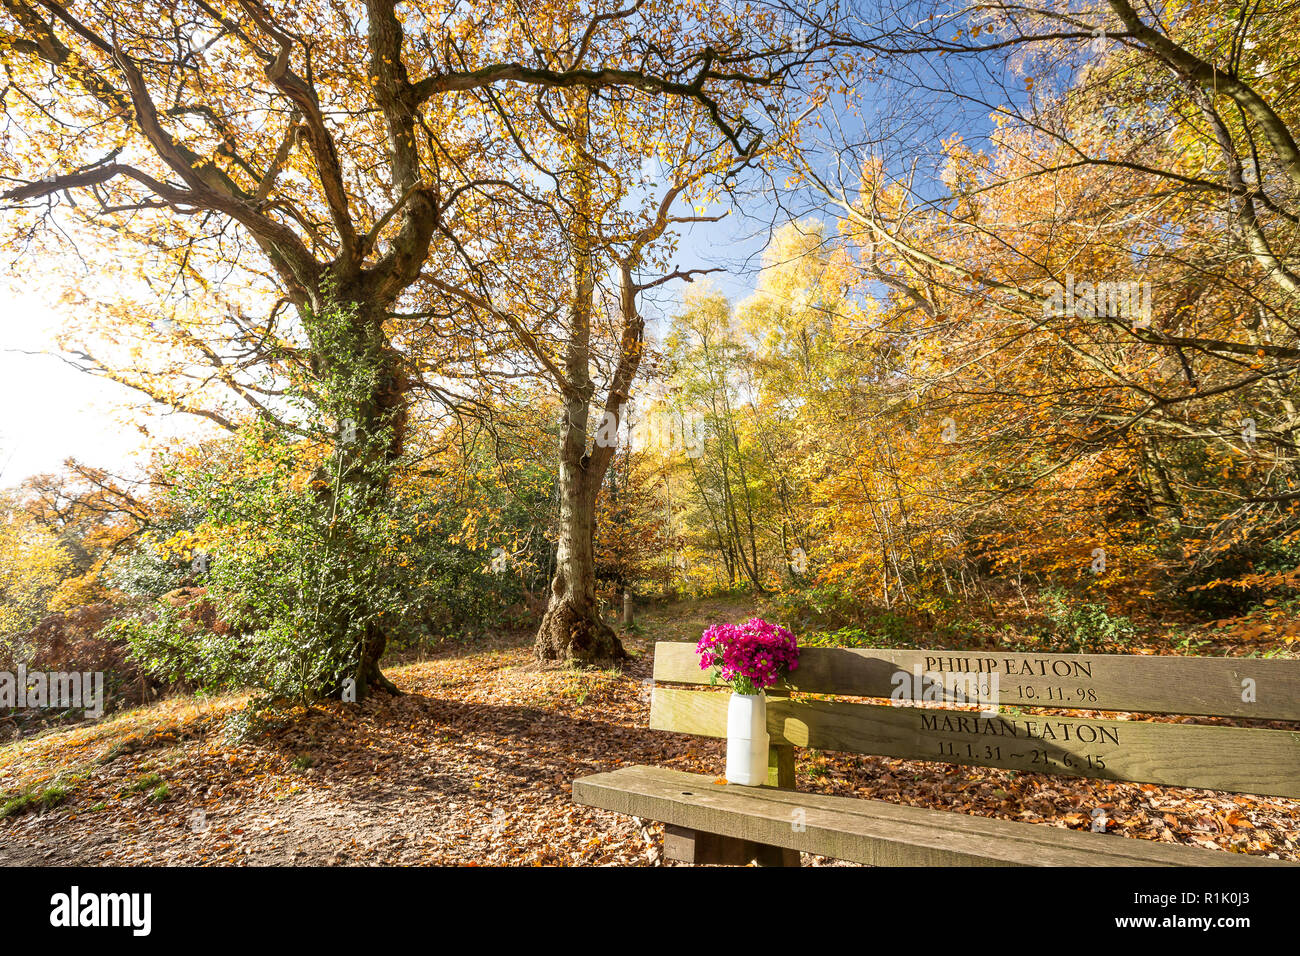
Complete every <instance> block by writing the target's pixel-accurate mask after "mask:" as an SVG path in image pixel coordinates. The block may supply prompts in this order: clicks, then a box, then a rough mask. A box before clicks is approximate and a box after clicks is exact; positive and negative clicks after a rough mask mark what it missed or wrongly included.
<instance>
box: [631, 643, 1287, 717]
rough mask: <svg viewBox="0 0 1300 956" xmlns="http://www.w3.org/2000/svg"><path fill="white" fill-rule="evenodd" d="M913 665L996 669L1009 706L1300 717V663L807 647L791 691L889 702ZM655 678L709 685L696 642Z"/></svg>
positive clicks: (672, 652) (672, 650)
mask: <svg viewBox="0 0 1300 956" xmlns="http://www.w3.org/2000/svg"><path fill="white" fill-rule="evenodd" d="M914 669H915V670H919V671H921V672H926V671H939V672H947V673H953V672H974V673H986V672H992V673H996V674H997V675H998V684H999V686H998V693H999V700H1000V702H1001V703H1003V704H1007V705H1010V706H1015V707H1069V708H1075V709H1079V710H1117V711H1128V712H1135V713H1157V714H1195V715H1202V716H1213V717H1254V718H1258V719H1261V720H1300V661H1280V660H1263V659H1261V658H1253V657H1152V656H1142V655H1136V654H1133V655H1129V654H1013V653H1009V652H1001V651H979V652H975V651H933V650H918V651H911V650H878V649H875V648H848V647H805V648H803V649H802V650H801V651H800V655H799V668H798V669H797V670H796V671H795V673H794V675H793V676H792V678H791V680H790V682H789V686H790V688H791V689H793V690H796V691H802V692H804V693H811V694H836V695H840V696H847V697H886V698H887V697H890V696H891V695H892V694H893V692H894V690H895V688H896V687H897V684H896V683H895V675H896V674H899V673H900V672H901V673H903V674H907V675H909V676H910V675H911V674H912V673H913V671H914ZM654 676H655V680H657V681H667V682H671V683H680V684H707V683H708V682H709V674H708V672H707V671H702V670H700V665H699V659H698V658H697V657H696V654H695V645H694V644H688V643H683V642H678V641H664V642H660V643H658V644H656V645H655V670H654ZM1245 681H1250V682H1253V684H1249V683H1243V682H1245ZM1243 697H1244V698H1246V699H1243ZM1251 698H1253V699H1251Z"/></svg>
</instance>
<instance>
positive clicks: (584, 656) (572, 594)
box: [534, 91, 639, 667]
mask: <svg viewBox="0 0 1300 956" xmlns="http://www.w3.org/2000/svg"><path fill="white" fill-rule="evenodd" d="M586 96H587V94H586V93H585V92H583V91H577V92H575V93H574V94H573V96H572V97H571V99H570V111H571V119H572V121H573V131H574V139H573V141H572V143H571V158H572V160H573V168H574V170H575V174H576V176H575V179H576V182H575V187H574V208H575V209H576V212H577V214H576V215H575V217H574V219H573V221H572V223H571V225H570V242H571V248H572V256H573V261H572V267H573V291H572V297H573V298H572V304H571V308H570V316H569V336H568V340H567V342H566V344H565V349H564V369H563V380H562V388H563V401H564V420H563V422H561V424H560V443H561V445H560V468H559V479H558V483H559V496H560V514H559V529H558V532H559V534H558V537H559V541H558V543H557V548H556V559H555V576H554V577H553V578H552V579H551V598H550V602H549V603H548V604H547V607H546V614H545V615H544V616H543V617H542V623H541V626H540V627H539V628H538V629H537V639H536V642H535V644H534V653H535V654H536V656H537V658H538V660H543V661H568V662H570V663H574V664H580V665H584V666H597V667H599V666H611V665H614V664H617V663H618V662H620V661H622V660H624V659H626V657H627V652H626V651H625V650H624V649H623V645H622V643H621V642H620V641H619V639H618V635H617V634H615V633H614V629H613V628H612V627H610V626H609V625H608V624H606V623H605V622H604V621H603V620H602V619H601V616H600V606H599V605H598V604H597V602H596V542H595V537H596V496H597V495H598V494H599V493H600V488H601V485H602V483H603V481H604V477H605V471H606V469H607V468H608V467H609V463H610V460H611V457H612V452H613V449H612V447H600V446H596V447H594V448H593V449H592V453H591V454H589V453H588V451H587V440H588V419H589V417H590V415H591V398H592V394H593V393H594V392H595V386H594V385H593V383H592V381H591V324H592V314H593V311H594V301H593V300H594V290H595V283H596V253H595V245H596V239H595V237H594V236H593V235H592V221H593V213H592V180H591V176H592V171H591V159H590V156H589V155H588V154H587V152H586V148H587V122H588V114H587V102H586ZM629 319H631V320H633V321H636V316H635V308H633V310H632V315H631V316H629V315H628V314H627V310H626V309H625V310H624V329H625V333H626V329H627V322H628V321H629ZM638 344H639V335H638ZM636 358H638V359H639V350H638V353H637V356H636ZM627 360H628V355H627V350H626V348H625V349H624V356H623V362H622V363H621V364H620V369H619V372H620V373H626V375H625V377H626V379H627V381H626V383H625V384H624V388H626V387H629V386H630V384H631V375H634V374H635V372H636V362H635V361H633V363H632V365H631V368H630V370H627V369H625V368H624V367H623V366H625V365H626V363H627ZM618 377H619V376H618V375H616V376H615V379H616V385H615V388H613V389H612V390H611V392H612V394H611V398H610V403H607V409H608V408H609V407H611V403H612V408H613V412H614V414H615V416H617V414H618V412H619V411H620V410H621V408H622V404H623V401H624V400H625V399H626V395H625V394H624V396H622V397H621V398H620V397H619V396H618V394H617V391H618V389H617V381H618ZM616 420H617V418H616ZM603 424H604V423H603V422H602V425H603ZM615 431H616V429H615ZM604 433H605V434H607V432H604Z"/></svg>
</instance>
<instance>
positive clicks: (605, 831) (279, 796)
mask: <svg viewBox="0 0 1300 956" xmlns="http://www.w3.org/2000/svg"><path fill="white" fill-rule="evenodd" d="M629 646H630V647H631V648H633V649H634V650H635V651H637V652H638V656H637V657H636V658H635V659H634V660H633V662H632V663H631V665H630V666H629V667H628V668H627V669H626V670H625V671H624V672H623V673H622V674H618V673H614V672H577V671H570V670H553V669H551V670H548V669H542V668H539V667H538V666H537V665H535V664H534V663H533V662H532V658H531V653H530V651H531V648H530V643H529V638H528V636H527V635H516V636H514V637H502V638H499V639H497V640H496V642H495V643H494V644H492V645H490V646H478V647H473V648H462V649H457V650H452V651H448V652H446V653H443V654H441V655H439V656H438V657H436V658H434V659H431V660H428V661H423V662H419V663H414V664H409V665H406V666H403V667H397V668H393V669H392V670H391V671H390V674H391V676H392V678H393V679H394V680H395V681H396V682H397V684H398V685H399V686H400V687H401V688H402V690H403V691H404V692H405V693H404V694H402V695H401V696H397V697H389V696H386V695H381V696H378V697H375V698H373V699H371V700H367V701H364V702H362V703H361V704H355V705H346V704H341V703H329V704H326V705H322V706H317V707H313V708H310V709H300V710H298V711H297V712H293V713H290V714H287V715H285V717H284V718H283V719H281V720H279V721H278V722H277V723H276V724H275V725H274V726H272V727H271V728H270V729H269V730H268V731H267V732H265V733H264V734H262V735H261V736H259V737H256V738H254V739H251V740H248V741H245V742H238V743H236V742H232V741H231V740H230V739H229V737H228V735H227V732H226V729H225V728H226V718H228V717H229V716H230V715H231V714H233V713H234V712H236V711H237V710H238V709H239V708H240V707H242V706H243V704H244V698H242V697H240V696H238V695H231V696H228V697H223V698H218V699H212V700H206V701H201V700H194V699H190V698H178V699H174V700H169V701H165V702H163V703H161V704H158V705H155V706H153V707H148V708H141V709H139V710H135V711H131V712H129V713H125V714H121V715H118V716H116V717H113V718H110V719H108V720H105V721H102V722H100V723H98V724H94V725H90V726H86V727H81V728H78V729H75V730H70V731H62V732H56V733H47V734H44V735H41V736H39V737H35V738H30V739H27V740H24V741H20V742H17V743H14V744H10V745H7V746H5V747H3V748H0V792H3V793H5V794H13V793H20V792H27V791H32V792H37V791H39V790H40V788H42V787H48V786H49V785H51V784H52V783H55V782H60V783H61V784H66V785H67V786H68V787H69V788H70V789H69V790H68V793H67V794H66V796H62V797H61V802H59V803H58V805H57V806H53V807H52V808H49V809H45V810H42V811H36V812H28V813H23V814H20V815H15V816H11V817H9V818H7V819H0V863H4V864H9V865H15V864H40V863H49V864H105V865H108V864H112V865H121V864H151V865H177V864H186V865H195V864H197V865H239V864H263V865H267V864H270V865H276V864H281V865H291V864H300V865H301V864H308V865H406V864H450V865H568V864H576V865H662V864H663V860H662V853H661V851H660V848H659V845H658V844H659V840H660V838H661V835H662V828H661V827H660V826H658V825H657V824H654V823H653V822H651V821H639V820H636V819H634V818H630V817H625V816H622V815H620V814H616V813H611V812H607V811H602V810H594V809H591V808H588V807H582V806H578V805H576V804H574V803H573V802H572V800H571V798H570V790H571V784H572V781H573V779H574V778H575V777H579V776H583V775H586V774H591V773H598V772H601V771H604V770H612V769H615V768H617V767H620V766H625V765H631V764H656V765H660V766H668V767H674V768H676V769H679V770H686V771H691V772H694V773H702V774H708V775H709V776H710V777H711V778H712V777H717V776H718V775H719V773H720V772H721V770H722V768H723V764H724V757H723V754H724V744H723V742H722V741H720V740H708V739H704V738H698V737H689V736H686V735H683V734H674V733H665V732H660V731H652V730H649V729H647V728H648V723H649V709H650V686H651V684H650V670H651V662H650V656H651V653H652V644H651V643H650V642H649V641H642V640H638V639H632V640H630V641H629ZM797 753H798V764H797V770H798V783H799V787H800V789H803V790H808V791H815V792H819V793H827V794H839V795H854V796H858V797H874V798H878V799H883V800H890V801H893V802H896V803H903V804H908V805H911V806H920V807H934V808H941V809H946V810H954V811H959V812H964V813H972V814H977V815H981V816H991V817H1002V818H1006V819H1012V820H1023V821H1028V822H1034V823H1036V824H1038V825H1042V826H1058V827H1072V828H1075V829H1088V828H1089V827H1090V826H1091V825H1092V822H1093V818H1092V813H1091V811H1092V809H1093V808H1095V807H1102V808H1103V809H1104V810H1105V813H1106V818H1107V821H1108V823H1107V826H1108V828H1109V830H1110V831H1111V832H1117V833H1122V834H1124V835H1125V836H1128V837H1136V838H1145V839H1157V840H1161V841H1165V842H1170V843H1183V844H1189V845H1198V846H1209V847H1214V848H1217V849H1219V850H1226V851H1235V852H1249V853H1266V854H1274V855H1276V856H1278V857H1280V858H1282V859H1289V860H1300V832H1298V829H1297V816H1298V814H1297V810H1298V809H1300V805H1298V804H1297V803H1296V802H1295V801H1290V800H1285V799H1280V798H1279V799H1275V798H1265V797H1252V796H1239V795H1227V794H1221V793H1214V792H1210V791H1204V790H1189V789H1182V788H1172V787H1157V786H1152V785H1149V784H1129V783H1117V782H1114V781H1104V780H1085V779H1081V778H1072V777H1060V776H1045V775H1035V774H1020V773H1013V772H1009V771H1000V770H989V769H984V768H979V767H958V766H952V765H948V764H940V763H924V762H917V761H905V760H892V759H886V758H878V757H866V756H856V755H850V754H838V753H837V754H828V753H819V752H817V751H809V750H800V751H797ZM804 859H805V863H809V864H814V865H821V864H825V863H830V862H831V861H825V860H820V859H817V858H813V857H810V856H807V855H805V857H804Z"/></svg>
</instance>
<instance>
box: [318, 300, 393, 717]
mask: <svg viewBox="0 0 1300 956" xmlns="http://www.w3.org/2000/svg"><path fill="white" fill-rule="evenodd" d="M337 304H341V305H349V306H350V307H351V308H352V309H354V311H353V312H352V313H351V314H350V315H349V316H348V317H349V319H350V321H349V323H348V325H349V327H348V328H347V329H346V330H345V331H344V332H343V333H342V334H340V335H337V336H335V337H332V338H327V339H326V341H327V342H328V343H329V348H328V349H326V348H317V349H315V358H316V361H317V362H319V364H320V371H323V372H324V371H342V370H346V369H351V370H353V371H355V370H357V369H367V370H371V371H373V372H374V373H375V374H374V377H373V379H370V381H369V388H368V389H367V391H366V393H364V394H359V395H355V396H353V397H352V398H351V399H350V400H349V401H348V402H347V403H345V404H344V405H343V406H340V407H337V408H334V409H333V412H334V413H335V414H336V415H338V416H339V418H340V423H339V424H340V428H341V429H342V428H343V422H342V419H344V418H350V419H351V420H352V428H353V429H354V434H352V435H350V436H346V437H345V436H344V435H342V434H340V436H339V441H340V445H339V459H338V462H339V463H338V467H339V468H340V472H341V478H340V480H341V481H342V482H343V483H345V484H348V485H351V488H350V491H351V494H349V495H348V496H347V500H349V501H350V502H351V507H352V508H361V509H363V510H364V509H367V508H381V507H383V506H384V505H385V503H386V498H387V496H388V495H389V494H390V493H391V489H390V487H389V485H390V483H391V468H390V467H388V466H392V465H394V464H395V463H396V462H397V461H398V459H399V458H400V457H401V455H402V453H403V450H404V448H405V445H406V428H407V418H408V410H407V392H408V390H409V387H408V383H407V378H406V374H405V371H404V368H403V365H402V359H401V356H400V355H399V354H398V353H397V352H396V350H394V349H393V348H392V346H391V345H390V344H389V342H388V340H387V337H386V336H385V334H384V329H383V322H384V316H385V315H386V314H387V311H388V310H387V308H386V307H385V306H384V305H383V303H376V302H374V301H373V300H368V299H367V296H366V291H365V290H364V288H361V289H356V290H341V291H340V293H339V294H338V303H337ZM333 305H335V303H331V302H330V301H329V300H327V299H324V298H322V299H321V300H320V301H319V303H318V304H317V306H316V308H317V309H328V308H331V307H332V306H333ZM331 366H333V368H332V369H331ZM366 378H367V379H368V378H369V376H366ZM377 463H378V464H381V465H382V466H384V467H379V468H375V467H373V466H374V465H375V464H377ZM323 493H324V495H326V496H327V498H328V500H329V501H330V504H331V509H330V510H331V512H333V507H332V504H333V500H332V496H333V489H332V488H328V487H327V488H325V489H324V491H323ZM351 517H352V515H351V514H350V513H338V514H331V517H330V532H329V533H330V535H331V536H337V540H339V541H341V542H346V541H347V539H348V531H349V528H348V525H349V522H350V519H351ZM387 646H388V633H387V629H386V628H385V627H383V626H382V625H381V624H378V623H373V624H370V625H369V626H367V627H366V630H365V632H364V635H363V636H362V638H361V640H360V641H359V642H358V646H357V650H356V659H355V667H354V668H353V669H352V675H351V676H352V680H353V682H354V685H355V691H356V699H357V700H363V699H364V698H365V697H366V696H367V695H369V694H370V693H372V692H374V691H376V690H381V691H386V692H388V693H392V694H397V693H401V691H400V690H399V689H398V687H397V685H396V684H394V683H393V682H392V681H391V680H389V679H388V678H387V677H385V676H384V674H383V672H382V671H381V670H380V668H379V661H380V659H381V658H382V657H383V654H384V650H385V649H386V648H387Z"/></svg>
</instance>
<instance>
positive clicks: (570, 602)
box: [534, 393, 627, 666]
mask: <svg viewBox="0 0 1300 956" xmlns="http://www.w3.org/2000/svg"><path fill="white" fill-rule="evenodd" d="M587 417H588V403H587V399H586V398H585V397H583V395H579V394H577V393H575V394H574V395H573V396H571V397H570V398H569V400H568V401H566V402H565V422H564V425H563V427H562V429H561V432H562V436H563V438H562V440H563V446H562V448H561V451H560V474H559V486H560V521H559V535H558V537H559V542H558V547H557V549H556V560H555V576H554V577H553V578H552V579H551V596H550V603H549V604H548V605H547V608H546V614H545V615H544V616H543V617H542V623H541V626H540V627H539V628H538V629H537V640H536V644H535V647H534V651H535V653H536V655H537V657H538V659H539V660H554V661H571V662H573V663H577V664H584V665H588V666H610V665H613V664H616V663H618V662H619V661H622V660H625V659H626V658H627V652H626V651H625V650H624V649H623V644H622V643H621V642H620V641H619V639H618V635H617V634H615V633H614V629H613V628H611V627H610V626H609V625H608V624H606V623H605V622H604V621H603V620H602V619H601V616H600V607H599V605H598V604H597V602H596V545H595V536H596V494H597V492H598V491H599V489H600V484H601V480H600V479H601V476H600V475H597V474H595V473H594V472H592V471H591V470H589V469H591V467H592V462H591V460H590V458H589V457H588V456H587V453H586V438H587Z"/></svg>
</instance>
